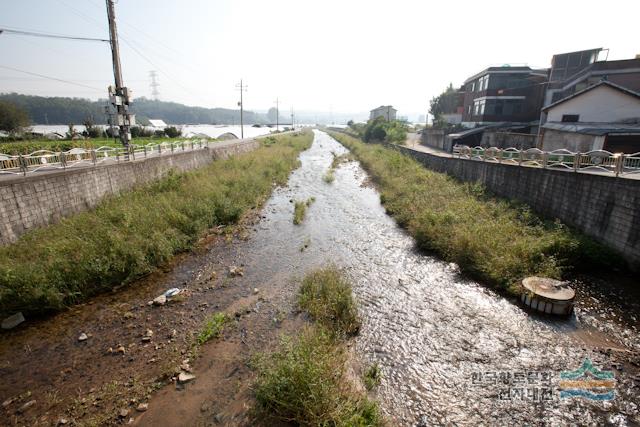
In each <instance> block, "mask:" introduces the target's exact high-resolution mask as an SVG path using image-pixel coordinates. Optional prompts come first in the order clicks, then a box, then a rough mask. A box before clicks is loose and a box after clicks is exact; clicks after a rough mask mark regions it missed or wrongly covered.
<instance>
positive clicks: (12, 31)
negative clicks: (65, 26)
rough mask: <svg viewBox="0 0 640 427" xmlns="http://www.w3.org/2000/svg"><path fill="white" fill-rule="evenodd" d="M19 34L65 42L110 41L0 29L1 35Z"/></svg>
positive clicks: (106, 41)
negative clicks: (63, 40)
mask: <svg viewBox="0 0 640 427" xmlns="http://www.w3.org/2000/svg"><path fill="white" fill-rule="evenodd" d="M5 33H6V34H17V35H21V36H32V37H46V38H51V39H65V40H77V41H90V42H105V43H109V39H98V38H93V37H78V36H65V35H59V34H50V33H38V32H34V31H21V30H11V29H8V28H0V34H5Z"/></svg>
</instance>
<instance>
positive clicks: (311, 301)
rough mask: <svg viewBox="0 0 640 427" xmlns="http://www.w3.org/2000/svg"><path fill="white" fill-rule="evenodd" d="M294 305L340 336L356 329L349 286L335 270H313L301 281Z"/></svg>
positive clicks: (355, 331) (353, 303) (356, 330)
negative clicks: (296, 303) (296, 304)
mask: <svg viewBox="0 0 640 427" xmlns="http://www.w3.org/2000/svg"><path fill="white" fill-rule="evenodd" d="M298 304H299V306H300V308H301V309H303V310H305V311H307V312H308V313H309V315H310V316H311V317H312V318H313V319H314V320H315V321H316V322H318V323H320V324H321V325H323V326H324V327H326V328H327V329H329V330H331V331H335V332H336V333H338V334H340V335H344V336H352V335H356V334H357V333H358V330H359V329H360V320H359V319H358V309H357V308H356V303H355V301H354V300H353V294H352V291H351V284H350V283H349V282H348V281H347V280H346V279H344V278H343V276H342V273H341V272H340V270H338V269H337V268H335V267H328V268H324V269H321V270H316V271H313V272H311V273H309V274H307V276H306V277H305V278H304V279H303V280H302V285H301V286H300V293H299V295H298Z"/></svg>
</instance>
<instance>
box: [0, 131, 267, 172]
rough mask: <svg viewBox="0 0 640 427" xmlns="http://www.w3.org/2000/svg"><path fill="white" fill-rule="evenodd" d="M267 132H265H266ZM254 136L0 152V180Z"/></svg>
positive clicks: (216, 145)
mask: <svg viewBox="0 0 640 427" xmlns="http://www.w3.org/2000/svg"><path fill="white" fill-rule="evenodd" d="M265 136H266V135H265ZM255 139H257V138H245V139H231V140H227V141H211V140H206V139H199V140H198V139H194V140H189V141H187V140H184V141H175V142H163V143H149V144H146V145H131V146H130V147H129V151H128V152H127V150H125V148H124V147H106V146H105V147H100V148H95V149H86V148H72V149H71V150H68V151H48V150H39V151H34V152H33V153H30V154H23V155H9V154H2V153H0V182H8V181H9V182H10V181H14V180H17V179H22V178H23V177H27V176H35V175H38V176H40V175H43V174H47V173H55V172H64V171H71V170H76V169H80V168H88V167H97V166H101V165H106V164H117V163H124V162H138V161H144V160H145V159H148V158H153V157H160V156H169V155H171V154H177V153H181V152H189V151H197V150H204V149H213V148H224V147H226V146H233V145H237V144H239V143H243V142H248V141H252V140H255Z"/></svg>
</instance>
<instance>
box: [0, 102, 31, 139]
mask: <svg viewBox="0 0 640 427" xmlns="http://www.w3.org/2000/svg"><path fill="white" fill-rule="evenodd" d="M29 122H30V120H29V114H28V113H27V111H26V110H24V109H23V108H20V107H18V106H17V105H16V104H13V103H11V102H6V101H0V130H2V131H5V132H7V133H9V134H16V133H20V132H22V131H23V130H24V128H26V127H27V126H29Z"/></svg>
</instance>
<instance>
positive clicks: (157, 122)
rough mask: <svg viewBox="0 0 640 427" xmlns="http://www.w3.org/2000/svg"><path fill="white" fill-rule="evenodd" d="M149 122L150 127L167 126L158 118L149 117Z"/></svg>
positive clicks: (160, 127)
mask: <svg viewBox="0 0 640 427" xmlns="http://www.w3.org/2000/svg"><path fill="white" fill-rule="evenodd" d="M149 124H150V125H151V127H153V128H156V129H164V128H166V127H167V124H166V123H165V122H164V120H160V119H149Z"/></svg>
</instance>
